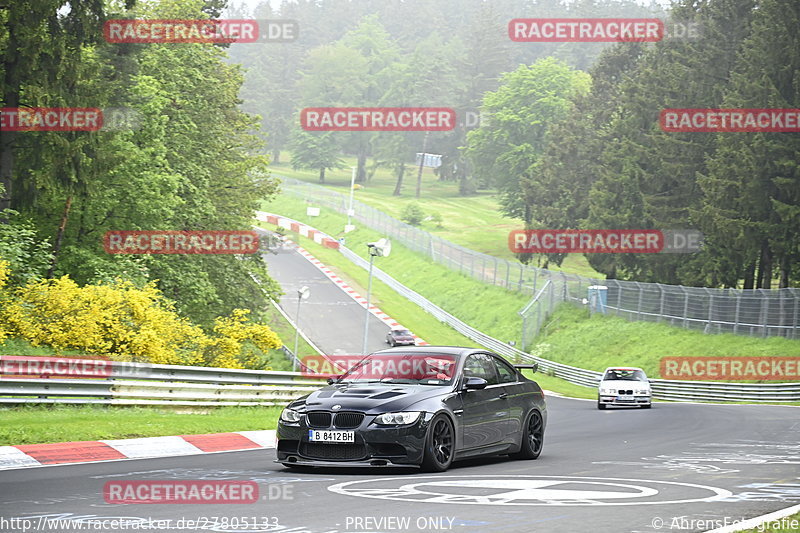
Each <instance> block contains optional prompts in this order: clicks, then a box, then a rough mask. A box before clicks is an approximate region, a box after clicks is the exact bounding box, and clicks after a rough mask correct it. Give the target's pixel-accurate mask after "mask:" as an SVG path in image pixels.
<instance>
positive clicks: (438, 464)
mask: <svg viewBox="0 0 800 533" xmlns="http://www.w3.org/2000/svg"><path fill="white" fill-rule="evenodd" d="M455 443H456V439H455V431H454V430H453V423H452V422H450V419H449V418H447V416H445V415H436V416H434V417H433V420H431V423H430V424H429V425H428V433H427V435H426V436H425V451H424V453H423V456H422V470H423V471H424V472H444V471H445V470H447V469H448V468H450V465H451V464H453V455H454V452H455Z"/></svg>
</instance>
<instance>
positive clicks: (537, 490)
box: [328, 475, 731, 506]
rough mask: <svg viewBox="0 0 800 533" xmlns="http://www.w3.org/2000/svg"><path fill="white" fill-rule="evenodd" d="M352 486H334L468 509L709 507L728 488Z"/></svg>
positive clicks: (462, 479) (536, 481)
mask: <svg viewBox="0 0 800 533" xmlns="http://www.w3.org/2000/svg"><path fill="white" fill-rule="evenodd" d="M412 481H413V483H407V478H396V477H394V478H376V479H367V480H357V481H348V482H345V483H338V484H336V485H332V486H330V487H328V490H329V491H331V492H334V493H337V494H342V495H345V496H355V497H361V498H376V499H381V500H398V501H409V502H425V503H455V504H467V505H515V506H519V505H531V506H540V505H555V506H568V505H571V506H582V505H606V506H608V505H615V506H618V505H664V504H675V503H692V502H709V501H715V500H720V499H723V498H727V497H729V496H731V492H730V491H728V490H726V489H721V488H717V487H710V486H707V485H697V484H694V483H680V482H675V481H655V480H645V479H621V478H602V477H578V476H528V475H514V476H509V475H495V476H492V475H480V476H415V477H413V478H412Z"/></svg>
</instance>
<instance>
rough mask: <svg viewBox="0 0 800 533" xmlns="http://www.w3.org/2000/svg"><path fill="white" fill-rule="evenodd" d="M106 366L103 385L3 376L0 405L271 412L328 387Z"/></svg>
mask: <svg viewBox="0 0 800 533" xmlns="http://www.w3.org/2000/svg"><path fill="white" fill-rule="evenodd" d="M3 359H4V360H14V359H17V358H15V357H11V356H3ZM19 359H21V360H24V359H26V358H24V357H20V358H19ZM108 365H109V366H110V367H111V368H110V374H109V376H108V377H107V378H99V379H58V378H53V377H49V378H42V377H39V378H36V377H33V376H28V377H22V376H3V377H2V379H0V404H26V403H59V404H108V405H181V406H230V405H265V406H269V405H285V404H287V403H288V402H289V401H291V400H292V399H293V398H297V397H298V396H302V395H303V394H307V393H308V392H310V391H313V390H315V389H317V388H319V387H320V386H322V385H323V384H324V381H320V380H315V379H308V377H307V376H305V375H303V374H301V373H300V372H282V371H265V370H238V369H231V368H210V367H193V366H177V365H151V364H146V363H125V362H116V361H112V362H109V363H108ZM299 378H304V379H299Z"/></svg>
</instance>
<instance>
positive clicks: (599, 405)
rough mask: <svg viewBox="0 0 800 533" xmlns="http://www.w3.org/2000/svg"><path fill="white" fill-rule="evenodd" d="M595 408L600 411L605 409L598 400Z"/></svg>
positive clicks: (604, 405)
mask: <svg viewBox="0 0 800 533" xmlns="http://www.w3.org/2000/svg"><path fill="white" fill-rule="evenodd" d="M597 408H598V409H600V410H601V411H602V410H603V409H605V408H606V404H604V403H600V398H598V399H597Z"/></svg>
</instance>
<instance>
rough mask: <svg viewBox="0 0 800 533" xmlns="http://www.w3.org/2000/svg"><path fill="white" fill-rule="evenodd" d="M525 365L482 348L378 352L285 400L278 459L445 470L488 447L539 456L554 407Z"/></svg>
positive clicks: (520, 455)
mask: <svg viewBox="0 0 800 533" xmlns="http://www.w3.org/2000/svg"><path fill="white" fill-rule="evenodd" d="M525 366H526V365H517V366H514V365H511V364H510V363H508V361H506V360H505V359H503V358H502V357H500V356H498V355H496V354H493V353H490V352H488V351H485V350H480V349H474V348H458V347H450V346H414V347H404V348H391V349H388V350H382V351H379V352H376V353H373V354H371V355H368V356H366V357H365V358H364V359H362V360H361V361H360V362H358V363H356V364H355V365H353V366H352V368H350V370H348V371H347V372H346V373H345V374H343V375H341V376H337V377H335V378H331V379H329V380H328V381H329V385H328V386H327V387H324V388H322V389H320V390H317V391H314V392H312V393H311V394H309V395H307V396H304V397H302V398H299V399H297V400H295V401H293V402H292V403H290V404H289V405H288V406H287V407H286V409H284V411H283V412H282V413H281V417H280V421H279V423H278V432H277V434H278V448H277V462H279V463H282V464H284V465H285V466H288V467H304V466H401V467H409V466H417V467H421V468H422V469H423V470H426V471H431V472H442V471H444V470H447V468H449V467H450V465H451V464H452V462H453V461H455V460H459V459H465V458H469V457H475V456H479V455H497V454H508V455H511V456H512V457H516V458H520V459H536V458H537V457H538V456H539V454H540V453H541V452H542V445H543V442H544V429H545V424H546V423H547V409H546V406H545V400H544V393H543V392H542V389H541V388H540V387H539V385H538V384H537V383H536V382H535V381H532V380H530V379H528V378H527V377H525V376H523V375H522V373H521V372H520V368H523V367H525ZM529 366H530V365H529ZM533 366H535V365H533Z"/></svg>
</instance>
